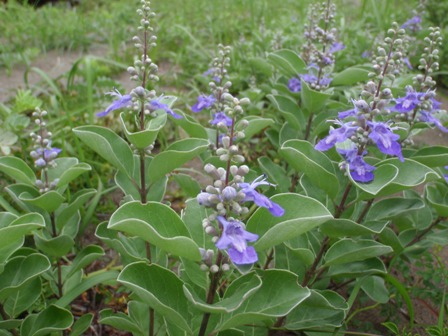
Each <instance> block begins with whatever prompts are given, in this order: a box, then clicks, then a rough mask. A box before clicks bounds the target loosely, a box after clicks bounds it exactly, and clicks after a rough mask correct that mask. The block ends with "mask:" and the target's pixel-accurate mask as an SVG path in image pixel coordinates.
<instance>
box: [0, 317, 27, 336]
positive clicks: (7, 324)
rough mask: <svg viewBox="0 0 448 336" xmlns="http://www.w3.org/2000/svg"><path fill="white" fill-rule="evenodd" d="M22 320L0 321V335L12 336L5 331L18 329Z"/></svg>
mask: <svg viewBox="0 0 448 336" xmlns="http://www.w3.org/2000/svg"><path fill="white" fill-rule="evenodd" d="M22 321H23V319H15V320H14V319H9V320H3V321H0V335H1V336H11V335H12V334H11V333H10V332H8V331H6V330H11V329H14V328H18V327H20V325H21V324H22Z"/></svg>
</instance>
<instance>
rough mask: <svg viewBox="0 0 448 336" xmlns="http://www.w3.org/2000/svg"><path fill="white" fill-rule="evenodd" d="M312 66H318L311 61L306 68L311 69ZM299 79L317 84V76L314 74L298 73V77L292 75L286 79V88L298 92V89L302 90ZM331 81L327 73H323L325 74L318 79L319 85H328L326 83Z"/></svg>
mask: <svg viewBox="0 0 448 336" xmlns="http://www.w3.org/2000/svg"><path fill="white" fill-rule="evenodd" d="M312 68H317V69H319V67H318V66H317V65H316V64H314V63H311V64H310V65H309V66H308V69H312ZM300 79H303V81H304V82H306V83H308V84H317V81H318V78H317V76H315V75H313V74H311V73H308V74H302V75H299V77H292V78H291V79H290V80H289V81H288V89H289V91H291V92H300V91H302V83H301V82H300ZM331 81H332V78H330V77H328V75H327V74H325V75H323V77H321V78H320V79H319V85H322V86H328V85H330V83H331Z"/></svg>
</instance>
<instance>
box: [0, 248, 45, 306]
mask: <svg viewBox="0 0 448 336" xmlns="http://www.w3.org/2000/svg"><path fill="white" fill-rule="evenodd" d="M50 267H51V264H50V261H49V260H48V258H47V257H45V256H44V255H42V254H37V253H35V254H31V255H29V256H26V257H25V256H19V257H15V258H12V259H11V260H10V261H8V263H7V264H6V266H5V269H4V270H3V273H2V274H0V284H1V285H0V286H1V287H0V300H5V299H6V298H8V297H9V296H10V295H14V294H15V292H16V291H17V290H18V289H20V287H21V286H23V285H24V284H26V283H27V282H29V281H31V280H32V279H34V278H36V277H37V276H39V275H40V274H42V273H44V272H45V271H47V270H49V269H50Z"/></svg>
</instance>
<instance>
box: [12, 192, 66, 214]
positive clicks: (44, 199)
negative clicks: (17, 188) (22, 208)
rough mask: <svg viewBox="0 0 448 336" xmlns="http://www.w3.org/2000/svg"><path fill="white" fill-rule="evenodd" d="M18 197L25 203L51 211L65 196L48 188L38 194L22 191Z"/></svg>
mask: <svg viewBox="0 0 448 336" xmlns="http://www.w3.org/2000/svg"><path fill="white" fill-rule="evenodd" d="M19 199H20V200H21V201H22V202H23V203H25V204H27V205H28V204H29V205H32V206H35V207H38V208H40V209H43V210H45V211H47V212H53V211H55V210H56V209H57V208H59V206H60V205H61V204H62V202H64V200H65V198H64V197H63V196H61V194H59V193H58V192H57V191H54V190H50V191H47V192H45V193H43V194H39V195H38V196H35V195H32V194H29V193H27V192H24V193H22V194H20V196H19Z"/></svg>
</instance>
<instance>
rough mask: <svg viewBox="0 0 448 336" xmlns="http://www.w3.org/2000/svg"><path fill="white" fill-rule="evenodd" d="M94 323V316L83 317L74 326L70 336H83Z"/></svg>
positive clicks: (89, 314) (86, 315)
mask: <svg viewBox="0 0 448 336" xmlns="http://www.w3.org/2000/svg"><path fill="white" fill-rule="evenodd" d="M92 321H93V314H91V313H88V314H85V315H82V316H81V317H80V318H79V319H78V320H77V321H76V322H75V323H74V324H73V326H72V328H71V330H72V331H71V332H70V334H69V336H81V335H83V334H84V332H85V331H86V330H87V329H88V328H89V327H90V325H91V324H92Z"/></svg>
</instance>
